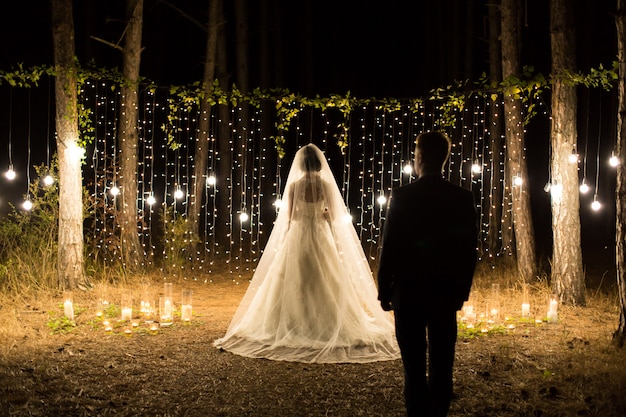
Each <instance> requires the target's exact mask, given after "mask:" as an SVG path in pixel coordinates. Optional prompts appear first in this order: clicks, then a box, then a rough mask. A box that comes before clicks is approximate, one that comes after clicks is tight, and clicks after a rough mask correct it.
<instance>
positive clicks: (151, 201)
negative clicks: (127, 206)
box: [146, 195, 156, 205]
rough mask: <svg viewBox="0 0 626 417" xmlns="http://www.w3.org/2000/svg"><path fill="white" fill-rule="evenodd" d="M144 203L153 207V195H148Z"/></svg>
mask: <svg viewBox="0 0 626 417" xmlns="http://www.w3.org/2000/svg"><path fill="white" fill-rule="evenodd" d="M146 203H148V204H149V205H153V204H154V203H156V198H154V196H153V195H149V196H148V198H146Z"/></svg>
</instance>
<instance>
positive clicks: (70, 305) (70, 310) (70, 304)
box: [63, 292, 74, 320]
mask: <svg viewBox="0 0 626 417" xmlns="http://www.w3.org/2000/svg"><path fill="white" fill-rule="evenodd" d="M63 315H64V316H65V317H67V318H68V319H69V320H74V301H73V298H72V293H71V292H65V293H63Z"/></svg>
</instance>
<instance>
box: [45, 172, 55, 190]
mask: <svg viewBox="0 0 626 417" xmlns="http://www.w3.org/2000/svg"><path fill="white" fill-rule="evenodd" d="M52 184H54V177H53V176H52V175H50V174H48V175H46V176H45V177H43V185H45V186H46V187H49V186H51V185H52Z"/></svg>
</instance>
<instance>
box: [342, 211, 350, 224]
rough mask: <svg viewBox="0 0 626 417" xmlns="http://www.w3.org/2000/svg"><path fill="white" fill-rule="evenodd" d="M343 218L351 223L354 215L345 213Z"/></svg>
mask: <svg viewBox="0 0 626 417" xmlns="http://www.w3.org/2000/svg"><path fill="white" fill-rule="evenodd" d="M342 220H343V222H344V223H351V222H352V215H350V213H345V214H344V215H343V218H342Z"/></svg>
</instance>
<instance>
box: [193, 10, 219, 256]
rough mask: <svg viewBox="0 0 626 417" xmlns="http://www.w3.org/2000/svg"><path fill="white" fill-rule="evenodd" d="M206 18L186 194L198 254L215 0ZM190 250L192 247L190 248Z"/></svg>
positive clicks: (214, 44)
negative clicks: (197, 116) (190, 177)
mask: <svg viewBox="0 0 626 417" xmlns="http://www.w3.org/2000/svg"><path fill="white" fill-rule="evenodd" d="M208 3H209V21H208V26H207V44H206V56H205V60H204V76H203V79H202V89H203V91H204V95H205V98H204V99H201V100H200V119H199V122H198V131H197V134H198V137H197V139H196V149H195V158H194V161H195V165H194V172H193V181H194V182H193V192H192V194H191V196H190V198H189V211H188V216H189V227H190V239H189V241H190V242H191V247H190V248H189V249H192V248H193V250H194V251H195V252H196V257H197V256H198V255H199V253H198V252H199V250H200V247H199V245H197V244H196V243H197V242H200V241H201V240H200V214H201V211H202V210H201V208H202V201H203V200H202V196H203V195H204V190H205V187H206V174H207V165H208V158H209V152H208V151H209V137H210V132H209V128H210V124H209V121H210V117H211V104H210V102H209V100H208V99H209V96H210V95H211V92H212V91H213V80H214V79H215V59H216V58H215V57H216V51H217V14H218V0H209V1H208ZM188 253H189V254H193V253H194V252H193V251H189V252H188Z"/></svg>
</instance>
